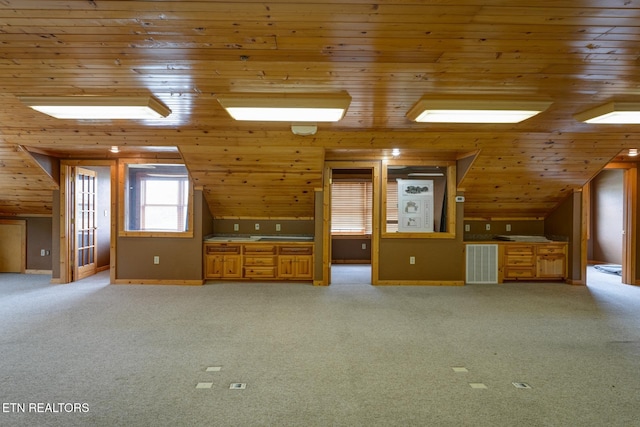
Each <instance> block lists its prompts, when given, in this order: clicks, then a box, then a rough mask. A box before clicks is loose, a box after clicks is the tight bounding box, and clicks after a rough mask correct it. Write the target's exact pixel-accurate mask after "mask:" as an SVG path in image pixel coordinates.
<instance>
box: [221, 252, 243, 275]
mask: <svg viewBox="0 0 640 427" xmlns="http://www.w3.org/2000/svg"><path fill="white" fill-rule="evenodd" d="M223 277H230V278H236V277H242V265H241V261H240V256H239V255H225V257H224V274H223Z"/></svg>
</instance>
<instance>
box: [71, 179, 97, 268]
mask: <svg viewBox="0 0 640 427" xmlns="http://www.w3.org/2000/svg"><path fill="white" fill-rule="evenodd" d="M96 185H97V180H96V173H95V172H94V171H92V170H89V169H83V168H76V179H75V187H76V188H75V236H76V241H75V243H76V250H75V255H76V257H75V258H76V260H75V261H76V262H75V270H76V271H75V273H76V274H75V276H76V277H75V280H80V279H82V278H84V277H87V276H91V275H92V274H95V273H96V254H97V242H96V230H97V227H96V215H97V212H96V201H97V199H96V197H97V196H96V193H97V188H96Z"/></svg>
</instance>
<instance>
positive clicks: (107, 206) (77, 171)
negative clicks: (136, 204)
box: [60, 160, 116, 283]
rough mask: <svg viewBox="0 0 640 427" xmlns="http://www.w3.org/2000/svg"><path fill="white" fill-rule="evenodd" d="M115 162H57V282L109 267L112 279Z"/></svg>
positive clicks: (92, 273) (79, 278)
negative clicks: (58, 226)
mask: <svg viewBox="0 0 640 427" xmlns="http://www.w3.org/2000/svg"><path fill="white" fill-rule="evenodd" d="M115 165H116V164H115V161H110V160H107V161H90V160H76V161H63V162H62V165H61V174H62V177H61V184H62V185H61V191H60V206H61V209H60V211H61V222H60V230H61V233H60V283H70V282H75V281H77V280H81V279H83V278H86V277H89V276H92V275H94V274H96V273H97V272H101V271H105V270H110V276H111V282H112V283H113V281H114V280H115V277H114V276H115V274H114V273H115V224H116V218H115V216H116V215H115V206H116V203H115V194H116V192H115V187H114V185H115V176H116V172H115Z"/></svg>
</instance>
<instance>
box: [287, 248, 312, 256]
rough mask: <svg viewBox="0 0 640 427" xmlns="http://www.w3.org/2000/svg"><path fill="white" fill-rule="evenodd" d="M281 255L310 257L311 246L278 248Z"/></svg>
mask: <svg viewBox="0 0 640 427" xmlns="http://www.w3.org/2000/svg"><path fill="white" fill-rule="evenodd" d="M280 253H281V254H283V255H311V254H312V253H313V246H280Z"/></svg>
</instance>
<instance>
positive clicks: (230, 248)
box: [204, 243, 242, 279]
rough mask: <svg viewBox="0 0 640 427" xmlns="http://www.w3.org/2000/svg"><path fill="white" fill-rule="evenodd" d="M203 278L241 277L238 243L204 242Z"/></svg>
mask: <svg viewBox="0 0 640 427" xmlns="http://www.w3.org/2000/svg"><path fill="white" fill-rule="evenodd" d="M204 275H205V279H225V278H226V279H237V278H240V277H242V257H241V255H240V245H227V244H224V243H220V244H206V245H205V273H204Z"/></svg>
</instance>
